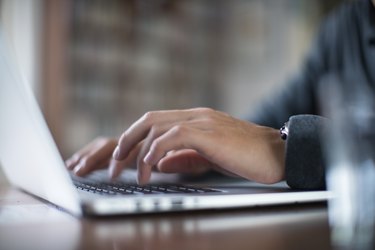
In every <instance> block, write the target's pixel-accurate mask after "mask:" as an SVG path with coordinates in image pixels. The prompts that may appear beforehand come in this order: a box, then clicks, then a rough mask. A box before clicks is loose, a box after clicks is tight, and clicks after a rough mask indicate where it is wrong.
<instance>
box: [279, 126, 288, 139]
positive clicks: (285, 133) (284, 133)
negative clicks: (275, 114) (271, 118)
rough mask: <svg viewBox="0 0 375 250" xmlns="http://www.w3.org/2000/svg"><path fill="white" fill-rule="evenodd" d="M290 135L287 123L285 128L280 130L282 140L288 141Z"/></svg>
mask: <svg viewBox="0 0 375 250" xmlns="http://www.w3.org/2000/svg"><path fill="white" fill-rule="evenodd" d="M288 133H289V128H288V122H286V123H285V124H284V126H282V127H281V128H280V136H281V139H283V140H286V139H287V138H288Z"/></svg>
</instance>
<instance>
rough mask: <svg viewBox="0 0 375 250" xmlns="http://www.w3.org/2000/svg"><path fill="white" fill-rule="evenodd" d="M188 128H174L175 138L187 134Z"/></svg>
mask: <svg viewBox="0 0 375 250" xmlns="http://www.w3.org/2000/svg"><path fill="white" fill-rule="evenodd" d="M186 131H187V127H186V126H185V125H181V124H179V125H176V126H174V127H173V131H172V132H173V135H174V136H182V135H184V134H185V133H186Z"/></svg>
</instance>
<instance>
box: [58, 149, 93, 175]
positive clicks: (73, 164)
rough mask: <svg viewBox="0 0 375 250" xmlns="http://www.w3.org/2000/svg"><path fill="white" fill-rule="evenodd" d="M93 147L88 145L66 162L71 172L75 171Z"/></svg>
mask: <svg viewBox="0 0 375 250" xmlns="http://www.w3.org/2000/svg"><path fill="white" fill-rule="evenodd" d="M91 147H92V145H87V146H86V147H85V148H83V149H81V150H79V151H78V152H76V153H75V154H74V155H73V156H72V157H70V158H69V159H67V160H66V161H65V165H66V167H67V168H68V169H69V170H73V169H74V168H75V167H76V166H77V165H78V163H79V161H80V160H81V159H82V158H83V157H84V156H85V155H86V154H87V153H88V152H90V150H91Z"/></svg>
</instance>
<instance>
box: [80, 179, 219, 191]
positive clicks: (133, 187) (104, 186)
mask: <svg viewBox="0 0 375 250" xmlns="http://www.w3.org/2000/svg"><path fill="white" fill-rule="evenodd" d="M73 182H74V185H75V186H76V187H77V188H78V189H80V190H83V191H87V192H90V193H96V194H100V195H134V194H136V195H144V194H178V193H213V192H221V191H219V190H215V189H211V188H201V187H192V186H186V185H176V184H158V185H145V186H139V185H137V184H127V183H104V182H101V183H91V182H83V181H77V180H73Z"/></svg>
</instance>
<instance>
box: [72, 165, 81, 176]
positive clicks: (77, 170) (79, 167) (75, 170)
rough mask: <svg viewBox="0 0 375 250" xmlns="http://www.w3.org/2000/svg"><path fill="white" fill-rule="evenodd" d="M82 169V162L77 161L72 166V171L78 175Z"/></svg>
mask: <svg viewBox="0 0 375 250" xmlns="http://www.w3.org/2000/svg"><path fill="white" fill-rule="evenodd" d="M82 169H83V164H82V163H79V164H78V165H77V166H76V167H75V168H74V173H75V174H76V175H79V174H80V172H81V170H82Z"/></svg>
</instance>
